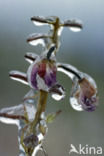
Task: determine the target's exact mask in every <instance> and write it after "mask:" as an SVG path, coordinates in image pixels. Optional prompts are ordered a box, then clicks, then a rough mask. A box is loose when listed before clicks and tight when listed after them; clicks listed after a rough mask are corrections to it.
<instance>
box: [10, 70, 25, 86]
mask: <svg viewBox="0 0 104 156" xmlns="http://www.w3.org/2000/svg"><path fill="white" fill-rule="evenodd" d="M9 76H10V78H11V79H13V80H16V81H20V82H22V83H24V84H26V85H28V82H27V75H26V74H25V73H23V72H20V71H15V70H14V71H11V72H10V73H9Z"/></svg>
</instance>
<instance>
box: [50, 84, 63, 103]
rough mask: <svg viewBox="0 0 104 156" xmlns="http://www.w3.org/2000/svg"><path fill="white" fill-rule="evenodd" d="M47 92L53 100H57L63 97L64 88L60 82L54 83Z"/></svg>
mask: <svg viewBox="0 0 104 156" xmlns="http://www.w3.org/2000/svg"><path fill="white" fill-rule="evenodd" d="M49 92H50V93H51V96H52V98H53V99H54V100H56V101H59V100H62V99H63V98H64V97H65V90H64V88H63V87H62V86H61V85H60V84H56V85H54V86H53V87H52V88H51V89H50V90H49Z"/></svg>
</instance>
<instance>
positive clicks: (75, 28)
mask: <svg viewBox="0 0 104 156" xmlns="http://www.w3.org/2000/svg"><path fill="white" fill-rule="evenodd" d="M69 29H70V30H71V31H73V32H79V31H81V28H77V27H70V28H69Z"/></svg>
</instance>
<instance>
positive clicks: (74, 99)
mask: <svg viewBox="0 0 104 156" xmlns="http://www.w3.org/2000/svg"><path fill="white" fill-rule="evenodd" d="M31 20H32V21H33V23H34V24H35V25H37V26H41V25H45V24H47V25H49V26H50V30H49V32H48V33H47V34H36V33H35V34H32V35H30V36H29V37H28V39H27V42H28V43H30V44H31V45H33V46H36V45H38V44H41V45H42V46H43V51H42V53H41V55H37V54H35V53H26V55H25V59H26V60H27V61H28V62H29V63H30V65H29V67H28V69H27V72H26V73H23V72H20V71H11V72H10V74H9V75H10V77H11V78H12V79H14V80H17V81H20V82H22V83H24V84H26V85H28V86H29V87H30V91H29V92H28V93H27V94H26V95H25V96H24V99H23V103H22V104H21V105H18V106H14V107H10V108H5V109H1V111H0V121H1V122H4V123H9V124H11V123H13V124H16V125H17V126H18V131H19V137H18V141H19V145H20V146H19V147H20V156H26V155H27V156H35V155H36V153H37V151H38V150H42V151H43V152H44V154H45V155H46V152H45V150H44V148H43V146H42V142H43V140H44V137H45V135H46V133H47V131H48V128H47V123H51V122H52V121H53V120H54V119H55V118H56V116H57V115H58V114H59V113H60V112H61V111H57V112H56V113H51V114H48V115H47V116H46V115H45V108H46V103H47V96H48V94H51V96H52V98H53V99H54V100H57V101H59V100H62V99H63V98H65V89H64V87H63V86H62V85H61V84H59V82H58V80H57V77H56V76H57V72H62V73H63V74H66V75H67V76H68V77H69V78H70V79H71V81H72V90H71V95H70V98H69V102H70V104H71V106H72V107H73V108H74V109H75V110H77V111H83V110H85V111H94V110H95V108H96V106H97V104H98V96H97V86H96V83H95V81H94V80H93V78H91V77H90V76H89V75H87V74H85V73H82V72H81V71H79V70H78V69H77V68H75V67H73V66H72V65H69V64H64V63H59V62H57V60H56V53H57V51H58V50H59V46H60V41H59V38H60V35H61V32H62V29H63V28H64V27H68V28H69V29H70V30H72V31H74V32H77V31H80V30H81V29H82V24H81V22H80V21H79V20H73V19H72V20H66V21H64V22H62V21H60V19H59V18H58V17H56V16H50V17H40V16H34V17H32V18H31ZM36 103H37V108H36V106H35V104H36Z"/></svg>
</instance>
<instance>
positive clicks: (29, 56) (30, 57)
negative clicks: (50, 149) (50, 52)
mask: <svg viewBox="0 0 104 156" xmlns="http://www.w3.org/2000/svg"><path fill="white" fill-rule="evenodd" d="M38 57H39V55H37V54H35V53H31V52H28V53H26V54H25V59H26V61H28V62H29V63H30V64H31V63H33V62H34V61H35V60H36V59H37V58H38Z"/></svg>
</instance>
